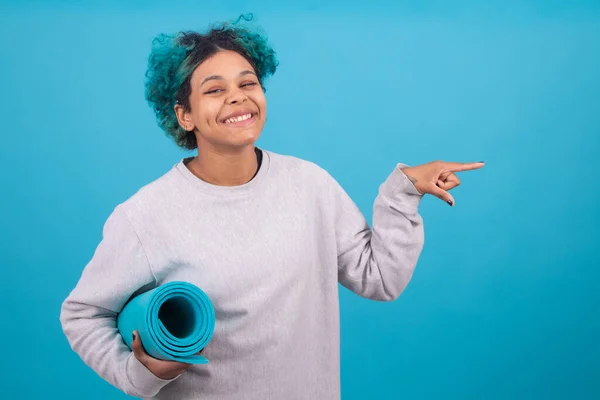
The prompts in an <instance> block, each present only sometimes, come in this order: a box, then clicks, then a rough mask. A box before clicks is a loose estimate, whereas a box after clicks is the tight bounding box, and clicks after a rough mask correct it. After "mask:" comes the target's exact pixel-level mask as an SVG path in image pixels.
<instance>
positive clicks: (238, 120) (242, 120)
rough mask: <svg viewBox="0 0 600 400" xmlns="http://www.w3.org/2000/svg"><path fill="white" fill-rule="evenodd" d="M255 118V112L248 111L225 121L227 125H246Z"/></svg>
mask: <svg viewBox="0 0 600 400" xmlns="http://www.w3.org/2000/svg"><path fill="white" fill-rule="evenodd" d="M254 118H255V114H254V113H248V114H244V115H239V116H237V117H231V118H227V119H226V120H225V121H223V123H224V124H226V125H245V124H246V123H249V122H252V121H253V120H254Z"/></svg>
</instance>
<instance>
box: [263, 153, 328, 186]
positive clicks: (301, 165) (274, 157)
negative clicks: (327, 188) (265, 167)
mask: <svg viewBox="0 0 600 400" xmlns="http://www.w3.org/2000/svg"><path fill="white" fill-rule="evenodd" d="M268 155H269V157H270V159H271V161H270V163H271V168H272V169H273V172H274V173H275V174H282V175H285V176H287V177H289V178H292V179H297V180H300V181H303V182H307V183H311V184H318V185H322V184H327V182H328V180H329V179H331V175H330V174H329V173H328V172H327V171H326V170H325V169H324V168H323V167H321V166H320V165H319V164H317V163H316V162H314V161H310V160H307V159H303V158H300V157H297V156H292V155H288V154H281V153H275V152H272V151H268Z"/></svg>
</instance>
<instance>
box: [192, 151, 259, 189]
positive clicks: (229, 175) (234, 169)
mask: <svg viewBox="0 0 600 400" xmlns="http://www.w3.org/2000/svg"><path fill="white" fill-rule="evenodd" d="M188 168H189V169H190V171H191V172H192V173H193V174H194V175H196V176H197V177H198V178H200V179H202V180H203V181H205V182H208V183H210V184H213V185H217V186H239V185H243V184H245V183H248V182H249V181H250V180H252V178H253V177H254V175H255V173H256V170H257V169H258V162H257V160H256V153H255V150H254V145H252V146H246V147H244V148H243V149H240V150H239V151H237V152H222V151H219V150H216V149H207V148H206V147H205V146H202V147H199V148H198V156H196V157H194V158H193V159H192V160H191V161H190V162H189V163H188Z"/></svg>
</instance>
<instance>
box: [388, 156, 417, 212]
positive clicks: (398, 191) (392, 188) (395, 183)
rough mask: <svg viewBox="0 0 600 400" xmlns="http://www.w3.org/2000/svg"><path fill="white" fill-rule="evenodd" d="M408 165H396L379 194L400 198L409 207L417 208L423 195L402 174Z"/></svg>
mask: <svg viewBox="0 0 600 400" xmlns="http://www.w3.org/2000/svg"><path fill="white" fill-rule="evenodd" d="M406 167H408V165H406V164H402V163H398V164H397V165H396V168H394V170H393V171H392V173H391V174H390V175H389V176H388V178H387V179H386V180H385V182H384V183H383V184H382V185H381V192H382V193H383V194H384V195H386V196H389V197H398V196H401V197H402V198H403V200H405V201H406V203H407V204H409V205H410V206H412V207H414V208H417V207H418V206H419V203H420V201H421V199H422V198H423V194H421V193H420V192H419V191H418V190H417V188H416V187H415V185H414V184H413V183H412V182H411V181H410V179H408V177H407V176H406V175H405V174H404V172H402V168H406Z"/></svg>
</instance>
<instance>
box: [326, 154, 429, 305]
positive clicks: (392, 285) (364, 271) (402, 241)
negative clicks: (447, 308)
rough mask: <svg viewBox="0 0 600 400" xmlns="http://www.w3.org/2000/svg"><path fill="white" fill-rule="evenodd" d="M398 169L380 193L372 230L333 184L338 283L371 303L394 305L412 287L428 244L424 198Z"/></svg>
mask: <svg viewBox="0 0 600 400" xmlns="http://www.w3.org/2000/svg"><path fill="white" fill-rule="evenodd" d="M404 167H406V166H405V165H404V164H398V165H397V166H396V168H395V169H394V171H393V172H392V173H391V174H390V175H389V177H388V178H387V179H386V181H385V182H384V183H383V184H382V185H381V186H380V187H379V193H378V196H377V198H376V199H375V204H374V208H373V229H372V230H371V229H370V228H369V225H368V224H367V221H366V220H365V218H364V216H363V214H362V213H361V212H360V210H359V209H358V207H357V206H356V204H355V203H354V202H353V201H352V199H351V198H350V197H349V196H348V194H347V193H346V192H345V191H344V190H343V188H342V187H341V186H340V185H339V184H338V182H336V181H335V180H334V179H333V178H331V179H329V182H330V184H329V187H330V198H331V199H332V201H333V205H334V209H335V210H334V213H335V231H336V238H337V239H336V240H337V248H338V280H339V282H340V283H341V284H342V285H343V286H344V287H346V288H348V289H349V290H351V291H353V292H354V293H356V294H358V295H360V296H362V297H365V298H368V299H372V300H382V301H391V300H395V299H396V298H397V297H398V296H400V294H401V293H402V291H404V289H405V288H406V286H407V285H408V282H409V281H410V279H411V277H412V274H413V271H414V269H415V266H416V264H417V260H418V258H419V256H420V254H421V250H422V248H423V241H424V233H423V220H422V218H421V216H420V215H419V214H418V206H419V203H420V200H421V198H422V195H421V194H420V193H419V192H418V191H417V190H416V188H415V186H414V185H413V184H412V182H411V181H410V180H409V179H408V177H407V176H406V175H405V174H404V173H403V172H402V171H401V168H404Z"/></svg>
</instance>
